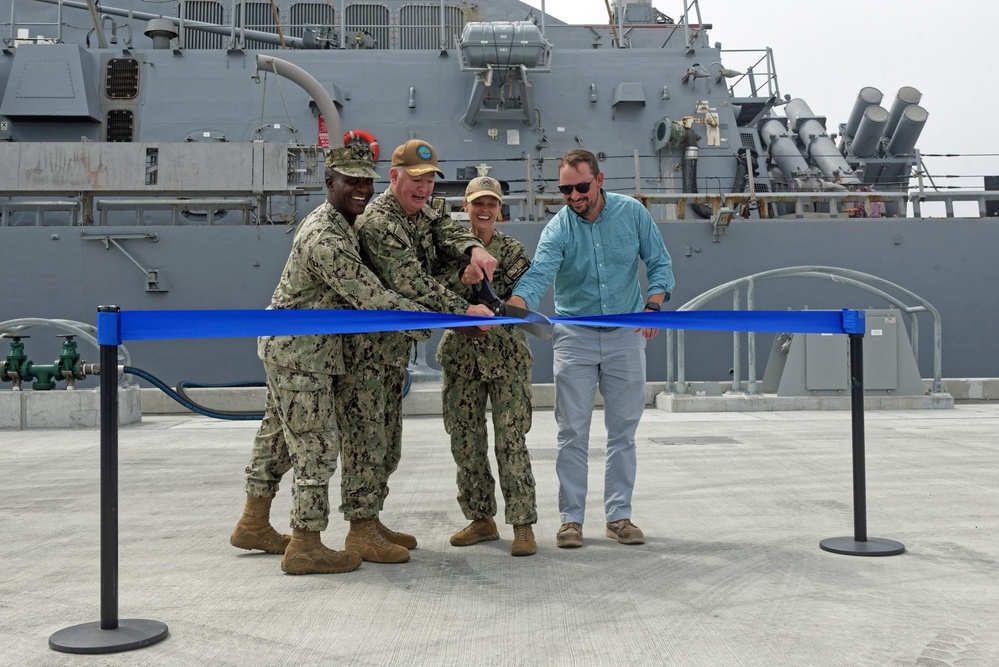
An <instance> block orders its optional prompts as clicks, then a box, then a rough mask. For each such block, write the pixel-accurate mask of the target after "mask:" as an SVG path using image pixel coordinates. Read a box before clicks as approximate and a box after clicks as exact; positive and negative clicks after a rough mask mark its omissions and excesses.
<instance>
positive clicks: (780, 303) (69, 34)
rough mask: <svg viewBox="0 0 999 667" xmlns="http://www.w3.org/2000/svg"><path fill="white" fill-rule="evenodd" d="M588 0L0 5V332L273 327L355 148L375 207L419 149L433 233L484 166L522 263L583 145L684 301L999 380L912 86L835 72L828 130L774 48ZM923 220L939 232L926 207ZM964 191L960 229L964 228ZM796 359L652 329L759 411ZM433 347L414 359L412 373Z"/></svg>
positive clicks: (672, 378) (222, 356) (53, 346)
mask: <svg viewBox="0 0 999 667" xmlns="http://www.w3.org/2000/svg"><path fill="white" fill-rule="evenodd" d="M662 4H664V5H665V3H662ZM542 7H543V3H542ZM608 9H609V15H608V19H607V21H606V23H604V24H587V25H573V24H569V23H566V22H564V21H560V20H558V19H556V18H554V17H553V16H551V15H548V14H546V13H545V12H544V11H543V9H538V8H534V7H531V6H529V5H527V4H524V3H522V2H518V1H516V0H491V1H490V2H478V3H473V2H467V1H464V0H451V1H443V0H442V1H440V2H433V1H429V0H428V1H425V2H413V1H411V0H405V1H403V0H380V1H373V2H348V1H347V0H313V1H296V2H291V1H289V0H273V1H271V2H260V1H253V2H251V1H247V0H179V1H177V2H169V3H164V2H155V1H152V0H121V1H120V2H119V3H117V4H113V3H111V2H97V1H96V0H16V1H13V0H3V1H0V16H2V15H5V14H6V13H9V16H10V21H9V33H8V35H7V36H6V37H4V38H3V49H2V53H0V252H2V256H3V260H2V262H0V284H2V285H3V289H2V296H0V323H3V326H4V327H5V331H6V332H7V333H8V334H10V333H11V332H23V333H24V335H28V334H30V335H31V338H30V339H27V340H24V339H22V341H21V342H22V343H23V345H24V350H25V354H26V355H27V356H30V357H31V358H32V359H34V361H36V362H38V363H41V362H47V361H48V360H49V359H52V358H56V357H58V355H59V354H60V347H59V345H60V344H62V343H61V341H60V340H59V339H58V338H56V335H59V334H65V333H66V329H65V328H63V329H61V330H60V329H58V328H56V329H54V330H47V329H45V330H32V331H30V332H28V331H26V330H24V329H23V323H24V322H26V321H32V322H34V321H39V320H58V321H67V322H83V323H91V324H92V323H93V322H94V321H95V319H96V316H95V313H96V310H97V308H98V306H101V305H108V304H115V305H118V306H120V307H122V308H125V309H135V310H138V309H142V310H151V309H229V308H232V309H235V308H248V309H252V308H263V307H265V306H266V305H267V303H268V300H269V297H270V294H271V292H272V291H273V289H274V285H275V284H276V282H277V278H278V275H279V273H280V270H281V268H282V266H283V264H284V261H285V259H286V256H287V253H288V249H289V247H290V243H291V237H292V234H293V232H294V230H295V223H296V221H297V220H300V219H301V218H302V217H303V216H304V215H305V214H306V213H307V212H308V211H310V210H311V209H312V208H313V207H315V206H316V205H317V204H318V203H319V202H320V201H322V198H323V196H324V192H323V184H322V149H323V148H324V147H327V146H336V145H341V144H342V143H343V142H349V141H362V142H366V143H369V144H370V145H371V146H372V147H373V148H376V149H377V151H378V152H379V153H380V155H381V160H380V162H379V167H380V172H381V174H382V177H383V178H382V179H381V180H379V181H378V182H377V183H376V189H377V190H381V189H384V188H385V187H387V176H388V163H387V161H386V157H387V156H388V155H389V154H391V151H392V149H393V148H394V147H395V146H396V145H398V144H400V143H402V142H404V141H406V140H407V139H409V138H412V137H420V138H422V139H425V140H427V141H429V142H431V143H432V144H434V146H435V147H436V148H437V150H438V153H439V155H440V157H441V159H442V163H441V166H442V169H443V170H444V172H445V174H446V177H445V178H443V179H439V181H438V185H437V188H436V191H435V194H437V195H439V196H441V197H443V198H446V200H447V202H448V204H449V205H450V207H451V209H452V211H453V213H452V214H453V215H455V216H458V217H460V216H461V213H460V206H459V204H460V198H461V193H462V192H463V190H464V186H465V184H466V183H467V181H468V180H469V179H470V178H472V177H474V176H476V175H479V174H488V175H490V176H493V177H495V178H497V179H498V180H500V181H501V183H502V185H503V189H504V192H505V193H506V196H505V206H504V222H503V223H502V224H503V230H504V231H506V232H508V233H511V234H513V235H514V236H516V237H518V238H520V239H521V240H522V241H523V242H524V243H525V245H526V246H527V248H528V250H529V251H530V250H532V249H533V248H534V246H535V244H536V241H537V239H538V237H539V235H540V231H541V228H542V227H543V224H544V222H545V221H546V220H548V219H549V218H550V217H551V215H552V214H553V213H554V212H555V211H557V210H558V208H559V207H560V206H561V205H562V198H561V196H560V195H559V193H558V191H557V189H556V186H557V184H558V160H559V158H560V156H561V155H562V154H564V153H565V152H566V151H568V150H570V149H574V148H580V147H581V148H586V149H588V150H591V151H593V152H594V153H595V154H596V155H597V156H598V158H599V160H600V161H601V164H602V165H603V166H602V170H603V171H604V172H605V173H606V184H607V187H608V189H610V190H613V191H617V192H622V193H627V194H630V195H633V196H635V197H637V198H639V199H640V200H642V201H643V202H644V203H645V204H646V205H647V206H648V208H649V210H650V211H651V212H652V215H653V217H654V218H655V220H656V221H657V223H658V224H659V226H660V228H661V230H662V233H663V236H664V238H665V239H666V243H667V246H668V247H669V249H670V251H671V253H672V255H673V260H674V270H675V273H676V276H677V290H676V293H675V294H674V295H673V299H672V305H673V306H674V307H677V308H684V309H690V308H714V309H729V308H754V309H802V308H810V309H826V308H833V309H839V308H862V309H871V310H870V317H869V320H870V321H872V322H874V325H873V329H872V331H871V332H870V333H872V334H873V336H868V344H871V343H872V341H874V342H876V343H880V342H882V341H885V342H886V343H885V345H886V347H881V348H874V349H873V350H872V352H873V353H872V354H868V355H867V358H868V359H869V360H873V361H872V362H871V363H872V364H873V365H872V366H871V368H870V369H869V370H870V371H871V374H870V377H871V378H872V380H873V381H872V383H871V384H870V385H869V386H868V389H869V392H871V391H873V392H875V393H876V392H881V393H883V394H887V395H890V394H892V393H893V392H900V391H918V392H922V391H923V390H924V389H923V387H924V385H923V384H922V383H920V384H919V387H918V389H912V387H913V385H912V378H915V379H916V381H917V382H919V381H920V378H925V379H928V383H927V384H926V385H925V389H926V391H928V392H930V393H941V392H943V391H944V387H943V385H942V378H978V377H996V376H999V368H997V364H999V361H997V360H999V339H997V338H996V337H995V336H994V334H993V333H992V331H993V330H994V323H995V314H994V313H995V312H996V309H997V306H999V304H997V302H996V301H997V299H996V297H995V295H994V291H993V290H991V289H989V287H988V286H989V285H991V284H993V283H994V282H995V280H996V278H999V275H997V273H999V272H997V268H996V263H995V261H994V256H995V248H997V247H999V224H997V222H996V221H995V220H993V219H991V217H990V216H993V215H994V214H995V213H996V211H997V210H999V201H997V200H999V195H996V194H994V193H992V192H991V191H989V190H985V189H984V188H983V189H982V190H981V191H976V192H962V193H951V194H947V193H941V192H936V191H934V190H933V189H932V185H931V184H930V183H928V182H927V181H926V179H925V178H924V175H925V172H924V169H923V165H922V162H921V159H920V153H919V148H918V142H919V137H920V133H921V131H922V129H923V127H924V126H925V125H926V124H927V123H931V122H932V118H931V115H932V114H931V112H932V107H931V105H927V106H924V102H923V100H922V95H921V93H920V91H919V88H918V86H919V81H912V82H911V85H907V86H903V87H902V88H900V89H898V90H887V91H882V90H880V89H879V88H878V87H877V82H874V81H865V80H863V75H862V74H861V73H858V74H857V78H856V80H852V81H851V80H846V79H844V77H843V76H842V75H840V76H837V77H836V78H835V79H834V80H835V82H836V85H838V86H842V91H841V95H843V96H844V97H847V98H850V99H855V103H854V104H853V106H852V110H851V113H850V114H849V117H848V118H845V119H829V118H826V117H825V116H823V115H822V111H823V110H822V109H813V108H812V107H811V106H810V105H809V103H808V101H807V100H806V99H802V98H798V97H794V95H793V84H794V82H784V81H780V80H779V78H778V71H777V62H778V57H779V56H775V54H774V53H773V52H772V51H771V50H770V49H768V48H767V47H766V45H765V44H761V46H760V48H759V49H758V50H739V51H736V52H727V51H725V50H724V49H723V48H722V47H721V45H719V44H717V43H714V42H713V41H712V39H711V31H712V29H713V23H711V22H709V21H708V20H707V19H708V16H709V15H708V12H710V4H709V3H708V2H707V1H705V2H703V3H701V2H698V1H697V0H688V1H686V2H683V3H680V2H676V3H674V4H673V5H671V6H662V7H659V6H654V5H653V4H652V3H651V2H648V1H627V0H619V1H618V2H616V3H614V4H612V5H611V4H608ZM711 20H712V21H719V22H720V21H723V20H724V17H723V16H718V17H713V18H712V19H711ZM914 76H915V75H914ZM830 85H832V84H830ZM993 185H995V184H993ZM926 201H943V202H944V203H945V207H946V210H947V212H948V214H949V217H948V218H947V219H946V220H945V221H941V220H940V219H927V218H924V217H922V214H921V206H922V205H923V203H924V202H926ZM957 201H972V202H975V203H977V206H978V210H979V215H978V216H973V217H968V216H955V215H954V214H953V211H954V202H957ZM542 309H543V310H545V311H546V312H548V313H551V312H552V309H551V302H550V301H549V302H547V303H545V304H543V306H542ZM920 325H921V326H920ZM792 342H793V338H792V337H788V336H777V337H774V336H769V335H768V336H762V335H761V336H756V337H748V338H747V337H745V336H744V335H743V336H733V334H730V333H710V332H685V333H683V332H670V335H669V336H661V337H659V338H658V339H657V340H656V341H654V342H653V343H652V345H650V348H649V369H648V371H649V380H650V382H652V381H655V382H666V383H667V386H668V389H669V391H671V392H674V393H675V394H678V395H684V394H695V393H697V392H698V391H699V389H698V386H699V385H698V384H697V383H699V382H704V383H712V382H714V383H728V384H727V385H725V386H728V387H729V388H731V389H736V390H742V391H750V392H754V391H763V390H770V391H773V390H775V389H776V388H777V384H778V383H779V382H780V378H779V375H780V372H781V370H782V369H783V368H784V365H785V363H787V362H786V361H785V359H791V355H789V354H788V351H789V348H793V346H792V345H791V343H792ZM532 346H533V350H534V353H535V359H536V363H535V366H534V373H535V375H534V379H535V382H539V383H544V382H550V380H551V363H550V360H551V350H550V344H548V343H546V342H545V341H533V342H532ZM6 347H7V345H6V344H5V345H4V348H5V349H3V350H2V351H0V355H2V354H9V353H8V351H7V349H6ZM83 347H85V346H83V345H81V348H83ZM909 348H911V353H910V352H908V351H907V350H908V349H909ZM844 349H845V343H844ZM128 351H129V354H130V357H131V363H132V364H133V365H134V366H137V367H141V368H142V369H144V370H146V371H148V372H149V373H150V374H152V375H155V376H156V377H159V378H161V379H162V380H163V381H165V382H168V383H170V384H176V383H178V382H180V381H184V380H188V381H197V382H206V383H225V382H230V381H242V380H257V381H259V380H261V379H262V374H263V373H262V369H261V367H260V364H259V362H258V361H257V359H256V354H255V343H254V341H252V340H245V339H231V340H221V341H219V340H213V341H199V340H189V341H166V342H162V341H152V342H138V343H130V344H129V345H128ZM432 351H433V344H431V345H430V347H429V348H427V349H425V350H422V351H421V354H422V355H423V357H424V359H419V358H418V359H416V360H415V361H416V363H418V364H419V363H426V364H428V366H429V367H432V366H433V363H432ZM81 352H82V353H83V354H84V356H88V355H89V356H90V357H92V358H96V351H95V350H83V349H81ZM896 352H897V355H898V356H897V359H896V356H895V355H896ZM800 354H801V355H803V356H801V357H800V359H799V360H798V361H795V363H798V364H802V370H801V379H800V381H799V382H798V385H800V386H799V387H798V388H797V390H799V391H801V392H802V393H810V394H818V395H823V394H825V393H828V394H832V395H835V394H837V393H840V394H841V393H843V392H844V389H845V386H840V384H839V383H842V382H845V379H843V378H839V376H838V375H837V373H839V371H828V368H829V367H831V366H836V367H839V365H841V362H842V355H840V356H837V355H838V354H839V352H837V351H836V350H833V351H832V352H829V351H827V350H825V346H824V345H823V344H822V343H821V341H813V344H812V345H811V347H810V348H809V349H808V350H804V351H802V352H800ZM830 354H831V355H832V356H829V355H830ZM781 355H783V356H781ZM910 357H911V362H910V361H909V359H910ZM426 358H429V359H431V361H429V362H426V361H425V359H426ZM830 359H832V360H833V362H830V361H829V360H830ZM879 360H880V361H879ZM882 362H883V363H882ZM829 373H832V375H837V377H832V376H831V375H830V374H829ZM774 374H776V375H774ZM844 377H845V376H844ZM88 382H90V383H93V384H96V383H95V382H94V381H93V378H88V379H85V380H82V381H81V384H85V383H88ZM2 384H3V383H0V387H2ZM91 386H93V385H91ZM705 386H707V385H705Z"/></svg>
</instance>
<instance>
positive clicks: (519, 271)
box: [506, 257, 531, 281]
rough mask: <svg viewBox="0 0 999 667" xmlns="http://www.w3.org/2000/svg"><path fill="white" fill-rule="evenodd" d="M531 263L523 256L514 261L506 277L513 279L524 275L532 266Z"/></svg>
mask: <svg viewBox="0 0 999 667" xmlns="http://www.w3.org/2000/svg"><path fill="white" fill-rule="evenodd" d="M530 266H531V263H530V262H529V261H527V258H526V257H521V258H520V259H518V260H517V261H516V262H514V263H513V264H512V265H511V266H510V268H508V269H507V270H506V277H507V278H509V279H510V280H511V281H516V280H518V279H519V278H520V277H521V276H522V275H524V274H525V273H527V269H528V268H530Z"/></svg>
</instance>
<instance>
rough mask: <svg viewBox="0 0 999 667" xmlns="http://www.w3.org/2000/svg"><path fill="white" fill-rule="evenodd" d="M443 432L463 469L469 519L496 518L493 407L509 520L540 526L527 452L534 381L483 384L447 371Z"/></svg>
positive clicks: (462, 493)
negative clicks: (491, 447) (489, 412)
mask: <svg viewBox="0 0 999 667" xmlns="http://www.w3.org/2000/svg"><path fill="white" fill-rule="evenodd" d="M441 398H442V399H443V404H444V428H445V429H447V432H448V433H450V434H451V454H452V456H454V462H455V463H456V464H457V466H458V474H457V482H458V505H459V506H460V507H461V511H462V512H463V513H464V515H465V518H466V519H469V520H473V519H483V518H486V517H493V516H496V483H495V481H494V480H493V475H492V472H491V471H490V470H489V438H488V434H487V431H486V399H487V398H488V399H489V400H490V401H491V403H492V413H493V431H494V438H495V448H496V463H497V467H498V468H499V483H500V489H501V490H502V492H503V501H504V503H505V505H506V513H505V516H506V522H507V523H508V524H511V525H514V526H519V525H523V524H533V523H537V520H538V511H537V502H536V500H535V493H534V474H533V473H532V472H531V457H530V454H529V453H528V451H527V442H526V436H527V432H528V431H530V430H531V379H530V377H529V375H527V374H525V373H520V372H518V373H514V374H512V375H509V376H507V377H502V378H497V379H492V380H485V381H483V380H479V379H472V378H467V377H464V376H461V375H458V374H456V373H452V372H448V369H447V368H445V369H444V385H443V388H442V391H441Z"/></svg>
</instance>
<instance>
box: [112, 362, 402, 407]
mask: <svg viewBox="0 0 999 667" xmlns="http://www.w3.org/2000/svg"><path fill="white" fill-rule="evenodd" d="M123 372H125V373H128V374H129V375H135V376H136V377H140V378H142V379H143V380H145V381H146V382H149V383H150V384H152V385H154V386H155V387H157V388H158V389H160V390H161V391H162V392H163V393H165V394H166V395H167V396H169V397H170V398H172V399H173V400H175V401H177V402H178V403H180V404H181V405H182V406H184V407H185V408H187V409H188V410H190V411H191V412H195V413H197V414H199V415H204V416H205V417H211V418H212V419H227V420H229V421H253V420H257V419H263V418H264V413H263V412H254V411H250V410H213V409H212V408H207V407H205V406H203V405H201V404H200V403H195V402H194V400H192V399H191V397H190V396H188V395H187V392H185V391H184V389H185V388H186V387H192V388H203V387H265V386H266V384H264V383H263V382H228V383H224V384H199V383H197V382H188V381H187V380H184V381H183V382H181V383H179V384H178V385H177V391H174V390H173V389H171V388H170V385H168V384H167V383H165V382H163V381H162V380H160V379H159V378H158V377H156V376H155V375H153V374H151V373H149V372H148V371H144V370H142V369H141V368H134V367H132V366H125V367H124V368H123ZM412 384H413V377H412V376H411V375H410V374H409V371H407V372H406V382H405V384H404V385H403V388H402V395H403V397H405V396H406V394H408V393H409V390H410V388H411V387H412Z"/></svg>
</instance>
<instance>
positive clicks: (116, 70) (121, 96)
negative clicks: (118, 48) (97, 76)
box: [104, 58, 139, 100]
mask: <svg viewBox="0 0 999 667" xmlns="http://www.w3.org/2000/svg"><path fill="white" fill-rule="evenodd" d="M104 94H105V95H107V96H108V97H110V98H111V99H113V100H126V99H128V100H130V99H132V98H134V97H135V96H136V95H138V94H139V62H138V61H137V60H132V59H131V58H112V59H111V60H109V61H108V66H107V76H106V77H105V79H104Z"/></svg>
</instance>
